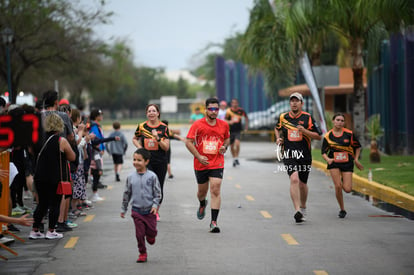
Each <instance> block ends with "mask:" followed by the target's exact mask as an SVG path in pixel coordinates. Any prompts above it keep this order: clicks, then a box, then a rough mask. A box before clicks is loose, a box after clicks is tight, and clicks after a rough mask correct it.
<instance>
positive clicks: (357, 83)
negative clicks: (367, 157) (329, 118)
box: [351, 39, 365, 146]
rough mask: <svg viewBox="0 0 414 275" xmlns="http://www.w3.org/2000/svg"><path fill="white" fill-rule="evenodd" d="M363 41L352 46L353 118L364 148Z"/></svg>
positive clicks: (356, 131)
mask: <svg viewBox="0 0 414 275" xmlns="http://www.w3.org/2000/svg"><path fill="white" fill-rule="evenodd" d="M362 44H363V40H362V39H355V40H353V41H351V45H352V71H353V74H354V94H353V98H352V99H353V100H352V116H353V121H354V129H353V130H354V133H355V134H356V135H357V136H358V138H359V140H360V142H361V144H362V145H363V146H364V144H365V139H364V133H365V89H364V79H363V74H364V60H363V58H362Z"/></svg>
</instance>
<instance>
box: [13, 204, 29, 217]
mask: <svg viewBox="0 0 414 275" xmlns="http://www.w3.org/2000/svg"><path fill="white" fill-rule="evenodd" d="M24 213H26V210H24V209H22V208H20V207H19V206H16V207H15V208H13V209H12V216H20V215H23V214H24Z"/></svg>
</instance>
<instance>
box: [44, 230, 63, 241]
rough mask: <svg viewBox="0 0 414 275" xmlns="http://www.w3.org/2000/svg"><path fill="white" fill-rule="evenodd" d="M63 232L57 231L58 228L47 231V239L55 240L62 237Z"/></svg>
mask: <svg viewBox="0 0 414 275" xmlns="http://www.w3.org/2000/svg"><path fill="white" fill-rule="evenodd" d="M62 238H63V234H60V233H57V232H56V230H53V231H52V232H50V231H49V230H48V231H47V233H46V239H48V240H54V239H62Z"/></svg>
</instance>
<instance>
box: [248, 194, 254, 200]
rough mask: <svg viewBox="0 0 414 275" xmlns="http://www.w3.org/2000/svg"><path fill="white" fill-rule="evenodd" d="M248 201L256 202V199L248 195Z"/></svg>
mask: <svg viewBox="0 0 414 275" xmlns="http://www.w3.org/2000/svg"><path fill="white" fill-rule="evenodd" d="M246 200H248V201H254V198H253V197H252V196H250V195H247V196H246Z"/></svg>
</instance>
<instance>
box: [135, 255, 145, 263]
mask: <svg viewBox="0 0 414 275" xmlns="http://www.w3.org/2000/svg"><path fill="white" fill-rule="evenodd" d="M146 261H147V253H140V254H139V257H138V260H137V263H144V262H146Z"/></svg>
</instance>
